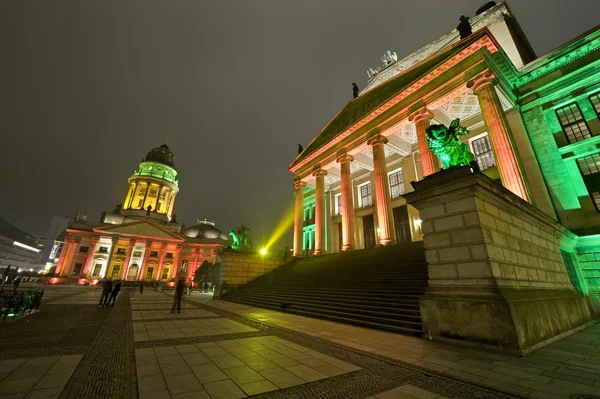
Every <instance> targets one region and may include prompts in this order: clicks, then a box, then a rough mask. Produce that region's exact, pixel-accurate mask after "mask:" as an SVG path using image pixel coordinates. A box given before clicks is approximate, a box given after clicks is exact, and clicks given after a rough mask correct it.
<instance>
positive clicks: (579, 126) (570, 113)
mask: <svg viewBox="0 0 600 399" xmlns="http://www.w3.org/2000/svg"><path fill="white" fill-rule="evenodd" d="M556 115H557V116H558V120H559V122H560V126H561V127H562V130H563V132H564V133H565V135H566V136H567V140H568V141H569V143H576V142H578V141H582V140H585V139H588V138H590V137H592V135H591V134H590V129H589V128H588V126H587V123H585V119H584V118H583V115H582V114H581V110H580V109H579V105H577V103H572V104H569V105H565V106H564V107H561V108H559V109H557V110H556Z"/></svg>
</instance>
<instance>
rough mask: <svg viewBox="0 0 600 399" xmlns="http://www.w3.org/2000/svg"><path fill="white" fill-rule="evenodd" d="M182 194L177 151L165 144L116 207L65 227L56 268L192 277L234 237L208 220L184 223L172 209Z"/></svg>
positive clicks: (130, 277) (85, 274) (92, 274)
mask: <svg viewBox="0 0 600 399" xmlns="http://www.w3.org/2000/svg"><path fill="white" fill-rule="evenodd" d="M178 193H179V181H178V180H177V169H176V167H175V155H174V154H173V152H172V151H171V150H170V149H169V147H168V145H167V144H166V143H165V144H162V145H160V146H159V147H156V148H154V149H152V150H150V151H149V152H148V154H146V156H145V157H144V158H143V159H142V162H141V163H140V164H139V167H138V169H137V170H135V171H134V172H133V175H131V177H130V178H129V180H128V189H127V193H126V194H125V198H124V200H123V202H122V203H121V204H118V205H117V206H116V207H115V209H114V210H113V211H112V212H110V213H106V212H103V213H102V216H101V218H100V219H101V220H100V221H99V222H96V223H94V222H91V221H89V220H87V215H83V216H81V217H78V218H76V220H75V221H74V222H73V223H72V224H71V226H69V227H68V228H67V229H66V231H65V233H64V234H63V235H62V236H61V240H60V241H63V242H64V245H62V247H63V250H62V252H61V253H60V255H56V256H57V257H58V262H57V263H56V271H55V273H56V274H58V275H59V276H61V277H68V278H76V279H85V280H92V281H93V280H97V279H100V278H102V277H107V278H113V279H119V280H126V281H171V280H175V279H182V278H185V280H186V281H189V280H190V279H191V278H192V276H193V273H194V271H195V270H196V268H198V267H199V266H200V265H201V264H202V263H203V262H204V261H209V262H211V263H216V261H217V255H218V253H219V252H220V250H221V249H222V248H223V247H225V246H228V245H229V244H230V243H231V241H230V240H229V237H228V235H227V234H225V233H223V232H221V230H219V229H218V228H217V227H216V226H215V223H214V222H211V221H208V220H206V219H204V220H198V221H197V222H196V224H195V225H193V226H190V227H187V228H184V226H183V224H181V223H179V222H178V221H177V217H176V214H175V213H174V211H173V210H174V206H175V199H176V196H177V194H178ZM57 244H59V245H57V246H60V244H61V242H57Z"/></svg>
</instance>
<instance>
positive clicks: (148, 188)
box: [141, 180, 152, 210]
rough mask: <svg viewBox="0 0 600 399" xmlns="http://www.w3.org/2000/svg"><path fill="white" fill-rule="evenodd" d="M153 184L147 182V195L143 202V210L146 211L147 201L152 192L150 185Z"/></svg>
mask: <svg viewBox="0 0 600 399" xmlns="http://www.w3.org/2000/svg"><path fill="white" fill-rule="evenodd" d="M151 184H152V183H151V182H150V180H148V181H147V182H146V193H145V194H144V200H143V201H142V208H141V209H143V210H146V200H147V199H148V193H149V192H150V185H151Z"/></svg>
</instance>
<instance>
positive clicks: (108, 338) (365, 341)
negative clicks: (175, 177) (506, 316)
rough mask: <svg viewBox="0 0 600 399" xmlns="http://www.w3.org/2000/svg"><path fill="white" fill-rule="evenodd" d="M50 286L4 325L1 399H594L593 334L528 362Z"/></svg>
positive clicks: (159, 298)
mask: <svg viewBox="0 0 600 399" xmlns="http://www.w3.org/2000/svg"><path fill="white" fill-rule="evenodd" d="M99 296H100V290H99V289H97V288H94V287H48V288H47V289H46V294H45V295H44V300H43V304H42V307H41V310H40V311H39V312H38V313H35V314H32V315H30V316H27V317H23V318H20V319H15V320H8V321H6V322H3V323H2V324H0V398H138V397H139V398H142V399H161V398H213V399H217V398H218V399H230V398H231V399H233V398H244V397H247V396H253V397H258V398H379V399H393V398H401V399H410V398H423V399H425V398H514V397H533V398H549V399H552V398H569V397H573V398H575V397H578V396H577V395H585V394H587V396H579V397H581V398H583V397H587V398H593V397H595V396H594V395H600V337H599V334H600V326H596V327H593V328H590V329H588V330H585V331H583V332H580V333H578V334H575V335H573V336H571V337H568V338H566V339H564V340H562V341H559V342H556V343H554V344H552V345H549V346H547V347H545V348H543V349H541V350H538V351H536V352H534V353H532V354H530V355H528V356H526V357H524V358H520V357H515V356H509V355H505V354H500V353H493V352H488V351H481V350H476V349H470V348H463V347H459V346H455V345H448V344H440V343H433V342H430V341H426V340H423V339H419V338H415V337H408V336H403V335H398V334H392V333H386V332H382V331H375V330H368V329H364V328H360V327H354V326H349V325H343V324H338V323H333V322H328V321H323V320H317V319H309V318H305V317H301V316H296V315H291V314H285V313H281V312H275V311H269V310H264V309H259V308H253V307H249V306H245V305H239V304H234V303H230V302H225V301H217V300H212V299H211V298H210V296H209V295H206V294H204V295H203V294H199V293H195V294H193V295H192V296H188V297H186V301H185V306H184V308H183V309H182V313H181V314H171V312H170V307H171V304H172V296H171V294H170V293H160V292H154V291H151V290H146V291H145V292H144V294H139V293H138V291H137V290H133V289H131V290H130V289H124V290H123V292H122V294H121V295H120V297H119V299H118V301H117V304H116V306H115V307H114V308H98V305H97V304H98V299H99Z"/></svg>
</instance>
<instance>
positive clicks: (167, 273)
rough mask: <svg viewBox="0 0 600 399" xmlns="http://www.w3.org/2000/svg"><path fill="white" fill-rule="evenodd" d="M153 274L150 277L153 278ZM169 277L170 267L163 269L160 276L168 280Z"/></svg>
mask: <svg viewBox="0 0 600 399" xmlns="http://www.w3.org/2000/svg"><path fill="white" fill-rule="evenodd" d="M151 277H152V276H150V277H148V278H151ZM168 278H169V269H163V271H162V276H160V279H161V280H166V279H168Z"/></svg>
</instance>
